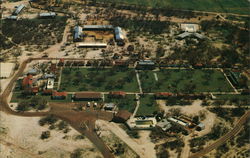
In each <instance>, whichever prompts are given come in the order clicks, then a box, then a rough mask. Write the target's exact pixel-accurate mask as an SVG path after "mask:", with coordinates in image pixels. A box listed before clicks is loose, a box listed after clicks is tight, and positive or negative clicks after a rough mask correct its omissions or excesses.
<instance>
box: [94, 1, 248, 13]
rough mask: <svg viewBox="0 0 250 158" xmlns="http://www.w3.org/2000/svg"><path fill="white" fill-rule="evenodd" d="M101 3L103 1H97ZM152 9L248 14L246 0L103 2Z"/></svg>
mask: <svg viewBox="0 0 250 158" xmlns="http://www.w3.org/2000/svg"><path fill="white" fill-rule="evenodd" d="M97 1H100V2H103V1H104V0H97ZM105 1H109V2H117V3H127V4H135V5H138V6H148V7H153V8H166V7H168V8H173V9H188V10H199V11H213V12H229V13H238V14H249V2H248V0H105Z"/></svg>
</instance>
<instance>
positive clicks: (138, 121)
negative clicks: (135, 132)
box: [127, 117, 157, 129]
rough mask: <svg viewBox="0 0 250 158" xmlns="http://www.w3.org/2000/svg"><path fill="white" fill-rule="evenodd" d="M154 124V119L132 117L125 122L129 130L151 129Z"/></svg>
mask: <svg viewBox="0 0 250 158" xmlns="http://www.w3.org/2000/svg"><path fill="white" fill-rule="evenodd" d="M156 123H157V121H156V119H155V117H134V118H130V119H129V120H128V121H127V125H128V126H129V127H130V128H131V129H152V128H154V127H155V125H156Z"/></svg>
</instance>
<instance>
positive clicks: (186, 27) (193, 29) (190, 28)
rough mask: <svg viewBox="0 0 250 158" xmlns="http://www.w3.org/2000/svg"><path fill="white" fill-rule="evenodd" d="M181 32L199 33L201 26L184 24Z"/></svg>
mask: <svg viewBox="0 0 250 158" xmlns="http://www.w3.org/2000/svg"><path fill="white" fill-rule="evenodd" d="M180 27H181V30H182V31H185V32H191V33H193V32H197V31H198V30H199V29H200V26H199V25H198V24H191V23H184V24H181V26H180Z"/></svg>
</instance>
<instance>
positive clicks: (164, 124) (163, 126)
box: [156, 119, 172, 131]
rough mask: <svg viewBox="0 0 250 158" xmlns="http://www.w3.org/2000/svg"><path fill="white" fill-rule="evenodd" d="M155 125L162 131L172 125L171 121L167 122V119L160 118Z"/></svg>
mask: <svg viewBox="0 0 250 158" xmlns="http://www.w3.org/2000/svg"><path fill="white" fill-rule="evenodd" d="M156 126H158V127H160V128H161V129H162V130H163V131H166V130H168V129H169V128H171V127H172V125H171V123H170V122H168V120H167V119H163V120H161V121H160V122H158V123H157V124H156Z"/></svg>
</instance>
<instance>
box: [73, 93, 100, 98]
mask: <svg viewBox="0 0 250 158" xmlns="http://www.w3.org/2000/svg"><path fill="white" fill-rule="evenodd" d="M75 98H76V99H93V98H97V99H100V98H102V96H101V93H99V92H78V93H75Z"/></svg>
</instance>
